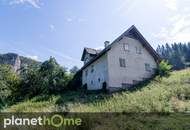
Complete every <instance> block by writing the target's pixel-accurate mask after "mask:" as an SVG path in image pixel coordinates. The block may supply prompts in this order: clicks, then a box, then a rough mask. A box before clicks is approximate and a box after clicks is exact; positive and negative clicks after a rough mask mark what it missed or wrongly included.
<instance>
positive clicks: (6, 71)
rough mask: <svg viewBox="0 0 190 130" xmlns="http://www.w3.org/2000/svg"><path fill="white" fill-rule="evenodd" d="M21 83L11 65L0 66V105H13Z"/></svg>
mask: <svg viewBox="0 0 190 130" xmlns="http://www.w3.org/2000/svg"><path fill="white" fill-rule="evenodd" d="M20 83H21V80H20V77H19V76H18V75H17V74H16V73H15V72H14V70H13V68H12V66H10V65H0V104H1V105H6V104H11V103H12V102H13V101H14V99H15V95H16V90H17V89H18V88H19V86H20Z"/></svg>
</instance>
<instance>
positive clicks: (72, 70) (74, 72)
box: [70, 66, 79, 74]
mask: <svg viewBox="0 0 190 130" xmlns="http://www.w3.org/2000/svg"><path fill="white" fill-rule="evenodd" d="M78 70H79V68H78V67H77V66H73V67H72V68H71V69H70V73H73V74H76V73H77V71H78Z"/></svg>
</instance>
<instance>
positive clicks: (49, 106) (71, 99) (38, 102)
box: [4, 69, 190, 112]
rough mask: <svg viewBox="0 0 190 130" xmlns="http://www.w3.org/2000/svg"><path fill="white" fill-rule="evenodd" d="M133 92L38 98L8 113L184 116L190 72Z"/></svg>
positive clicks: (188, 108)
mask: <svg viewBox="0 0 190 130" xmlns="http://www.w3.org/2000/svg"><path fill="white" fill-rule="evenodd" d="M139 87H140V88H139V89H136V90H134V91H132V92H130V91H125V92H117V93H113V94H101V93H99V94H95V93H94V94H88V93H84V92H67V93H64V94H62V95H59V96H41V97H35V98H33V99H31V100H28V101H26V102H23V103H19V104H17V105H13V106H11V107H9V108H7V109H5V110H4V111H11V112H15V111H17V112H47V111H48V112H52V111H71V112H174V111H175V112H176V111H178V112H184V111H190V69H186V70H182V71H176V72H172V73H171V75H170V76H169V77H165V78H159V77H156V78H154V79H153V80H152V81H151V82H149V83H146V84H144V85H141V86H139Z"/></svg>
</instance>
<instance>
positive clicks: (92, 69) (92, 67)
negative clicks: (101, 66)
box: [91, 65, 94, 73]
mask: <svg viewBox="0 0 190 130" xmlns="http://www.w3.org/2000/svg"><path fill="white" fill-rule="evenodd" d="M93 72H94V65H92V66H91V73H93Z"/></svg>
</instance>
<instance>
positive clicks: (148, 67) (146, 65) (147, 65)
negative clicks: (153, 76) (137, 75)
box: [145, 63, 151, 72]
mask: <svg viewBox="0 0 190 130" xmlns="http://www.w3.org/2000/svg"><path fill="white" fill-rule="evenodd" d="M145 70H146V71H148V72H151V67H150V64H147V63H145Z"/></svg>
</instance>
